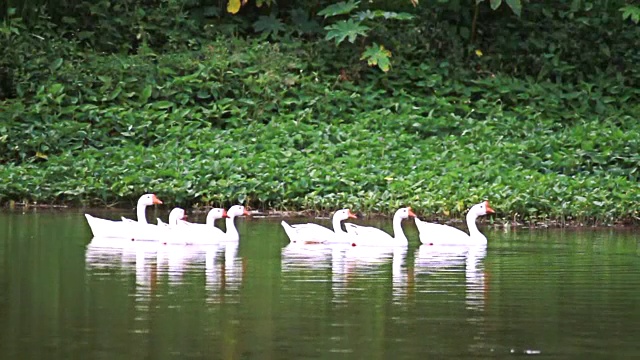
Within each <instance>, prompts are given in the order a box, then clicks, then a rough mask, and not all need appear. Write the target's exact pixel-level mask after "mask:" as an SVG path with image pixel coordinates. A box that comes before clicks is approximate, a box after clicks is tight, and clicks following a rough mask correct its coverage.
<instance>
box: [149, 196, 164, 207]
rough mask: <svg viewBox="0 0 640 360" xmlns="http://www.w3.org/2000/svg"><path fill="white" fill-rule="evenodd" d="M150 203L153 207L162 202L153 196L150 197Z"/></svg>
mask: <svg viewBox="0 0 640 360" xmlns="http://www.w3.org/2000/svg"><path fill="white" fill-rule="evenodd" d="M151 202H152V203H154V204H155V205H160V204H162V201H161V200H160V199H158V197H157V196H156V195H155V194H153V195H151Z"/></svg>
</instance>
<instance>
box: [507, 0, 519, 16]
mask: <svg viewBox="0 0 640 360" xmlns="http://www.w3.org/2000/svg"><path fill="white" fill-rule="evenodd" d="M505 1H506V2H507V5H509V7H510V8H511V11H513V13H514V14H516V16H517V17H520V16H521V15H522V0H505Z"/></svg>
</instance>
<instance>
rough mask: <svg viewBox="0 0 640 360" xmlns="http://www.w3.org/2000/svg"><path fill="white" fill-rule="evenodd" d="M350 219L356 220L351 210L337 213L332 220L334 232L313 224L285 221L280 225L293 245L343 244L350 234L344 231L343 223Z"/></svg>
mask: <svg viewBox="0 0 640 360" xmlns="http://www.w3.org/2000/svg"><path fill="white" fill-rule="evenodd" d="M349 218H351V219H355V218H356V216H355V215H354V214H353V213H352V212H351V210H349V209H342V210H338V211H336V212H335V213H334V214H333V218H332V222H333V231H332V230H331V229H329V228H326V227H324V226H322V225H318V224H313V223H306V224H295V225H289V224H287V222H286V221H284V220H283V221H282V222H281V223H280V224H281V225H282V227H283V228H284V232H285V233H287V236H288V237H289V241H291V242H292V243H298V242H300V243H306V244H309V243H342V242H347V241H348V240H349V239H348V237H347V235H348V234H347V233H346V232H345V231H344V230H342V225H341V222H342V221H343V220H347V219H349Z"/></svg>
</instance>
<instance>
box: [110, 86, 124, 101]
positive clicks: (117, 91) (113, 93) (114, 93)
mask: <svg viewBox="0 0 640 360" xmlns="http://www.w3.org/2000/svg"><path fill="white" fill-rule="evenodd" d="M120 92H122V88H121V87H119V86H118V87H117V88H115V89H113V91H111V94H109V97H108V98H107V100H113V99H115V98H117V97H118V95H120Z"/></svg>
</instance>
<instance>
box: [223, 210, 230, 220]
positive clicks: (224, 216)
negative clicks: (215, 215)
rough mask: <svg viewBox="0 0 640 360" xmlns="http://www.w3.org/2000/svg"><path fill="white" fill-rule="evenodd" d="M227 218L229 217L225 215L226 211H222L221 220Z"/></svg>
mask: <svg viewBox="0 0 640 360" xmlns="http://www.w3.org/2000/svg"><path fill="white" fill-rule="evenodd" d="M228 217H229V215H227V210H225V209H222V218H223V219H224V218H228Z"/></svg>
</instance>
